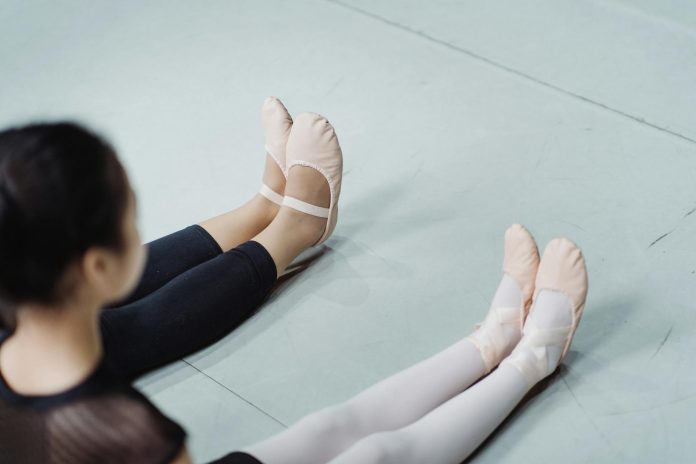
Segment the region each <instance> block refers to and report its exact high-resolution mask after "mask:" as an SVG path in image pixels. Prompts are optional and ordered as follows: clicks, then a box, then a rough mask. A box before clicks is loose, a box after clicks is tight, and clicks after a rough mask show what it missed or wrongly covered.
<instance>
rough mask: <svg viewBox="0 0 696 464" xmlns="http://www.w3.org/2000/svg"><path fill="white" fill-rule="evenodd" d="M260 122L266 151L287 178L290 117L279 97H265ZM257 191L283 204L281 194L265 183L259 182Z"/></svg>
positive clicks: (278, 203) (274, 201)
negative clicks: (259, 187)
mask: <svg viewBox="0 0 696 464" xmlns="http://www.w3.org/2000/svg"><path fill="white" fill-rule="evenodd" d="M261 123H262V124H263V128H264V134H265V145H264V147H265V149H266V152H267V153H268V154H269V155H270V156H271V158H272V159H273V160H274V161H275V162H276V164H277V165H278V167H279V168H280V170H281V172H282V173H283V176H285V178H286V179H287V177H288V172H287V169H286V167H285V164H286V162H285V158H286V155H285V152H286V146H287V142H288V136H289V135H290V129H292V118H291V117H290V114H289V113H288V110H287V109H285V106H283V103H282V102H281V101H280V100H279V99H277V98H276V97H267V98H266V100H264V102H263V106H262V107H261ZM259 193H260V194H261V195H263V196H264V197H266V198H268V199H269V200H271V201H272V202H273V203H276V204H277V205H282V204H283V195H282V194H280V193H278V192H276V191H274V190H273V189H271V188H270V187H269V186H268V185H266V184H265V183H262V184H261V189H260V190H259Z"/></svg>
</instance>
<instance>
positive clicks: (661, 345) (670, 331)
mask: <svg viewBox="0 0 696 464" xmlns="http://www.w3.org/2000/svg"><path fill="white" fill-rule="evenodd" d="M672 329H674V325H673V326H672V327H670V328H669V330H668V331H667V334H666V335H665V338H663V339H662V342H661V343H660V346H658V347H657V350H655V352H654V353H653V355H652V356H650V359H652V358H654V357H655V356H657V353H659V352H660V350H661V349H662V347H663V346H665V343H667V339H668V338H669V336H670V335H672Z"/></svg>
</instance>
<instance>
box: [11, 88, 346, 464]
mask: <svg viewBox="0 0 696 464" xmlns="http://www.w3.org/2000/svg"><path fill="white" fill-rule="evenodd" d="M262 121H263V124H264V130H265V137H266V149H267V151H268V154H267V155H266V166H265V171H264V174H263V183H262V186H261V189H260V191H259V193H258V194H256V195H255V196H254V197H253V198H252V199H251V200H249V201H248V202H247V203H245V204H244V205H242V206H241V207H239V208H237V209H235V210H233V211H230V212H228V213H225V214H222V215H219V216H216V217H213V218H210V219H208V220H205V221H202V222H201V223H199V224H194V225H191V226H189V227H186V228H184V229H182V230H180V231H177V232H174V233H172V234H170V235H167V236H165V237H162V238H160V239H157V240H155V241H153V242H150V243H148V244H146V245H145V246H142V245H141V243H140V236H139V232H138V229H137V227H136V222H137V221H136V214H137V204H136V197H135V193H134V191H133V189H132V188H131V186H130V183H129V181H128V177H127V175H126V173H125V171H124V169H123V167H122V165H121V163H120V162H119V161H118V159H117V156H116V154H115V152H114V150H113V149H112V148H111V147H110V146H109V145H108V144H107V143H106V142H105V141H104V140H103V139H101V138H100V137H98V136H97V135H95V134H94V133H92V132H90V131H88V130H87V129H85V128H83V127H81V126H79V125H76V124H71V123H57V124H35V125H30V126H26V127H19V128H12V129H8V130H5V131H3V132H0V263H1V265H0V302H1V306H2V316H3V323H4V324H3V325H4V326H5V330H4V331H3V333H2V335H1V337H0V462H3V463H15V462H41V463H43V462H50V463H87V462H128V463H169V462H172V461H173V460H175V459H176V460H177V462H187V461H188V458H187V456H186V453H185V449H184V447H183V445H184V438H185V433H184V431H183V429H182V428H181V427H179V426H178V425H177V424H176V423H174V422H173V421H171V420H169V419H168V418H167V417H165V416H164V415H163V414H161V413H160V412H159V411H158V410H157V409H156V408H155V407H154V406H153V405H152V404H151V403H150V402H149V401H148V400H147V399H146V398H145V397H144V396H143V395H141V394H140V393H138V392H137V391H136V390H135V389H133V388H132V387H131V386H130V382H131V381H132V380H133V379H135V378H136V377H137V376H139V375H141V374H143V373H145V372H147V371H150V370H152V369H155V368H157V367H160V366H162V365H164V364H167V363H169V362H171V361H173V360H176V359H178V358H181V357H183V356H185V355H188V354H190V353H192V352H194V351H196V350H199V349H201V348H203V347H204V346H206V345H208V344H210V343H212V342H213V341H215V340H217V339H219V338H220V337H222V336H224V335H225V334H227V333H229V332H230V331H231V330H232V329H234V328H235V327H236V326H238V325H239V324H240V323H241V322H242V321H243V320H244V319H245V318H247V317H248V316H249V315H250V314H251V313H252V312H253V311H254V310H255V309H256V308H257V307H258V305H259V304H260V303H261V302H262V301H263V300H264V299H265V298H266V296H267V295H268V293H269V291H270V290H271V288H272V286H273V285H274V283H275V281H276V279H277V276H278V275H280V274H281V273H282V272H283V271H284V270H285V269H286V267H287V266H288V265H289V264H290V263H291V262H292V261H293V259H294V258H295V257H297V256H298V255H299V254H300V252H302V251H303V250H305V249H307V248H309V247H312V246H317V245H320V244H321V243H323V242H324V241H325V240H326V239H327V238H328V237H329V236H330V235H331V233H332V232H333V230H334V227H335V225H336V220H337V214H338V209H337V206H336V204H337V202H338V199H339V194H340V186H341V177H342V169H343V159H342V154H341V149H340V146H339V144H338V140H337V138H336V134H335V132H334V130H333V127H332V126H331V124H329V122H328V121H327V120H326V119H325V118H323V117H322V116H320V115H317V114H314V113H303V114H301V115H299V116H298V117H297V119H296V121H294V124H293V121H292V119H291V118H290V116H289V114H288V113H287V111H286V109H285V107H284V106H283V105H282V103H280V101H279V100H277V99H275V98H268V99H267V100H266V101H265V102H264V105H263V108H262ZM291 129H292V130H291ZM246 458H247V457H246V456H245V455H244V453H234V454H233V455H229V456H227V457H226V458H225V459H226V460H227V462H247V461H246Z"/></svg>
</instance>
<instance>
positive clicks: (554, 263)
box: [503, 238, 588, 387]
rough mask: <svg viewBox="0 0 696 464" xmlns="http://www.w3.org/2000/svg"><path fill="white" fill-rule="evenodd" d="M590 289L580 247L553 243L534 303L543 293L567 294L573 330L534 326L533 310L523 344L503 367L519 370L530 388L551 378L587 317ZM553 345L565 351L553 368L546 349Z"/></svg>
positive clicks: (543, 264) (541, 270) (543, 262)
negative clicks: (546, 291)
mask: <svg viewBox="0 0 696 464" xmlns="http://www.w3.org/2000/svg"><path fill="white" fill-rule="evenodd" d="M587 287H588V282H587V268H586V266H585V259H584V257H583V255H582V252H581V251H580V249H579V248H578V247H577V245H575V243H573V242H572V241H570V240H568V239H566V238H559V239H554V240H552V241H551V242H549V244H548V245H547V246H546V249H545V250H544V256H543V258H542V259H541V264H540V265H539V271H538V273H537V276H536V282H535V289H534V300H536V298H537V295H539V292H541V291H543V290H551V291H555V292H560V293H562V294H564V295H565V296H567V297H568V301H569V302H570V309H571V318H572V322H571V324H570V325H569V326H562V327H551V328H541V327H539V326H538V325H537V324H536V323H535V322H534V318H533V317H532V314H533V313H534V306H532V309H531V311H530V314H529V317H527V320H526V322H525V325H524V328H523V336H522V339H521V340H520V343H518V345H517V346H516V347H515V349H514V350H513V352H512V353H511V354H510V356H509V357H508V358H506V359H505V360H503V363H510V364H512V365H514V366H515V367H517V369H519V370H520V372H522V374H524V375H525V377H526V378H527V381H528V383H529V386H530V387H531V386H533V385H534V384H535V383H536V382H538V381H539V380H541V379H542V378H544V377H546V376H547V375H549V374H551V372H553V371H554V370H555V369H556V367H557V366H558V365H560V364H561V363H562V362H563V360H564V359H565V357H566V355H567V353H568V350H569V349H570V343H571V341H572V339H573V336H574V335H575V332H576V330H577V328H578V324H579V323H580V319H581V317H582V314H583V310H584V307H585V301H586V298H587ZM561 309H565V310H567V308H561ZM549 345H554V346H557V347H562V351H561V355H560V357H559V360H558V362H557V363H554V364H553V365H550V362H549V359H548V351H547V349H546V347H548V346H549Z"/></svg>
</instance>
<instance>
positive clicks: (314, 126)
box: [283, 113, 343, 246]
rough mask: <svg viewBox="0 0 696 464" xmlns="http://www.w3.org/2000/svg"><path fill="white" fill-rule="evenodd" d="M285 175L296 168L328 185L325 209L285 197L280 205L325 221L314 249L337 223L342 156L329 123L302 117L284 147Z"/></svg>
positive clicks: (316, 117) (318, 117)
mask: <svg viewBox="0 0 696 464" xmlns="http://www.w3.org/2000/svg"><path fill="white" fill-rule="evenodd" d="M286 155H287V160H286V163H287V172H290V169H291V168H292V167H293V166H295V165H300V166H306V167H310V168H313V169H315V170H317V171H318V172H319V173H321V174H322V175H323V176H324V177H325V178H326V181H327V182H328V183H329V189H330V191H331V202H330V204H329V207H328V208H323V207H320V206H316V205H312V204H309V203H306V202H304V201H302V200H299V199H298V198H294V197H289V196H287V195H286V196H285V197H284V199H283V204H284V205H286V206H289V207H290V208H293V209H296V210H298V211H302V212H303V213H307V214H311V215H313V216H317V217H322V218H327V221H326V228H325V229H324V233H323V234H322V236H321V237H320V238H319V240H318V241H317V242H316V243H315V244H314V245H313V246H318V245H320V244H322V243H323V242H324V241H326V239H328V238H329V236H330V235H331V234H332V232H333V231H334V228H335V227H336V222H337V220H338V198H339V196H340V194H341V180H342V176H343V153H342V151H341V147H340V145H339V144H338V138H337V137H336V132H335V131H334V128H333V126H332V125H331V124H330V123H329V121H328V120H327V119H326V118H324V117H323V116H321V115H319V114H316V113H302V114H300V115H299V116H297V118H295V122H294V124H293V126H292V130H291V131H290V136H289V138H288V144H287V151H286Z"/></svg>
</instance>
